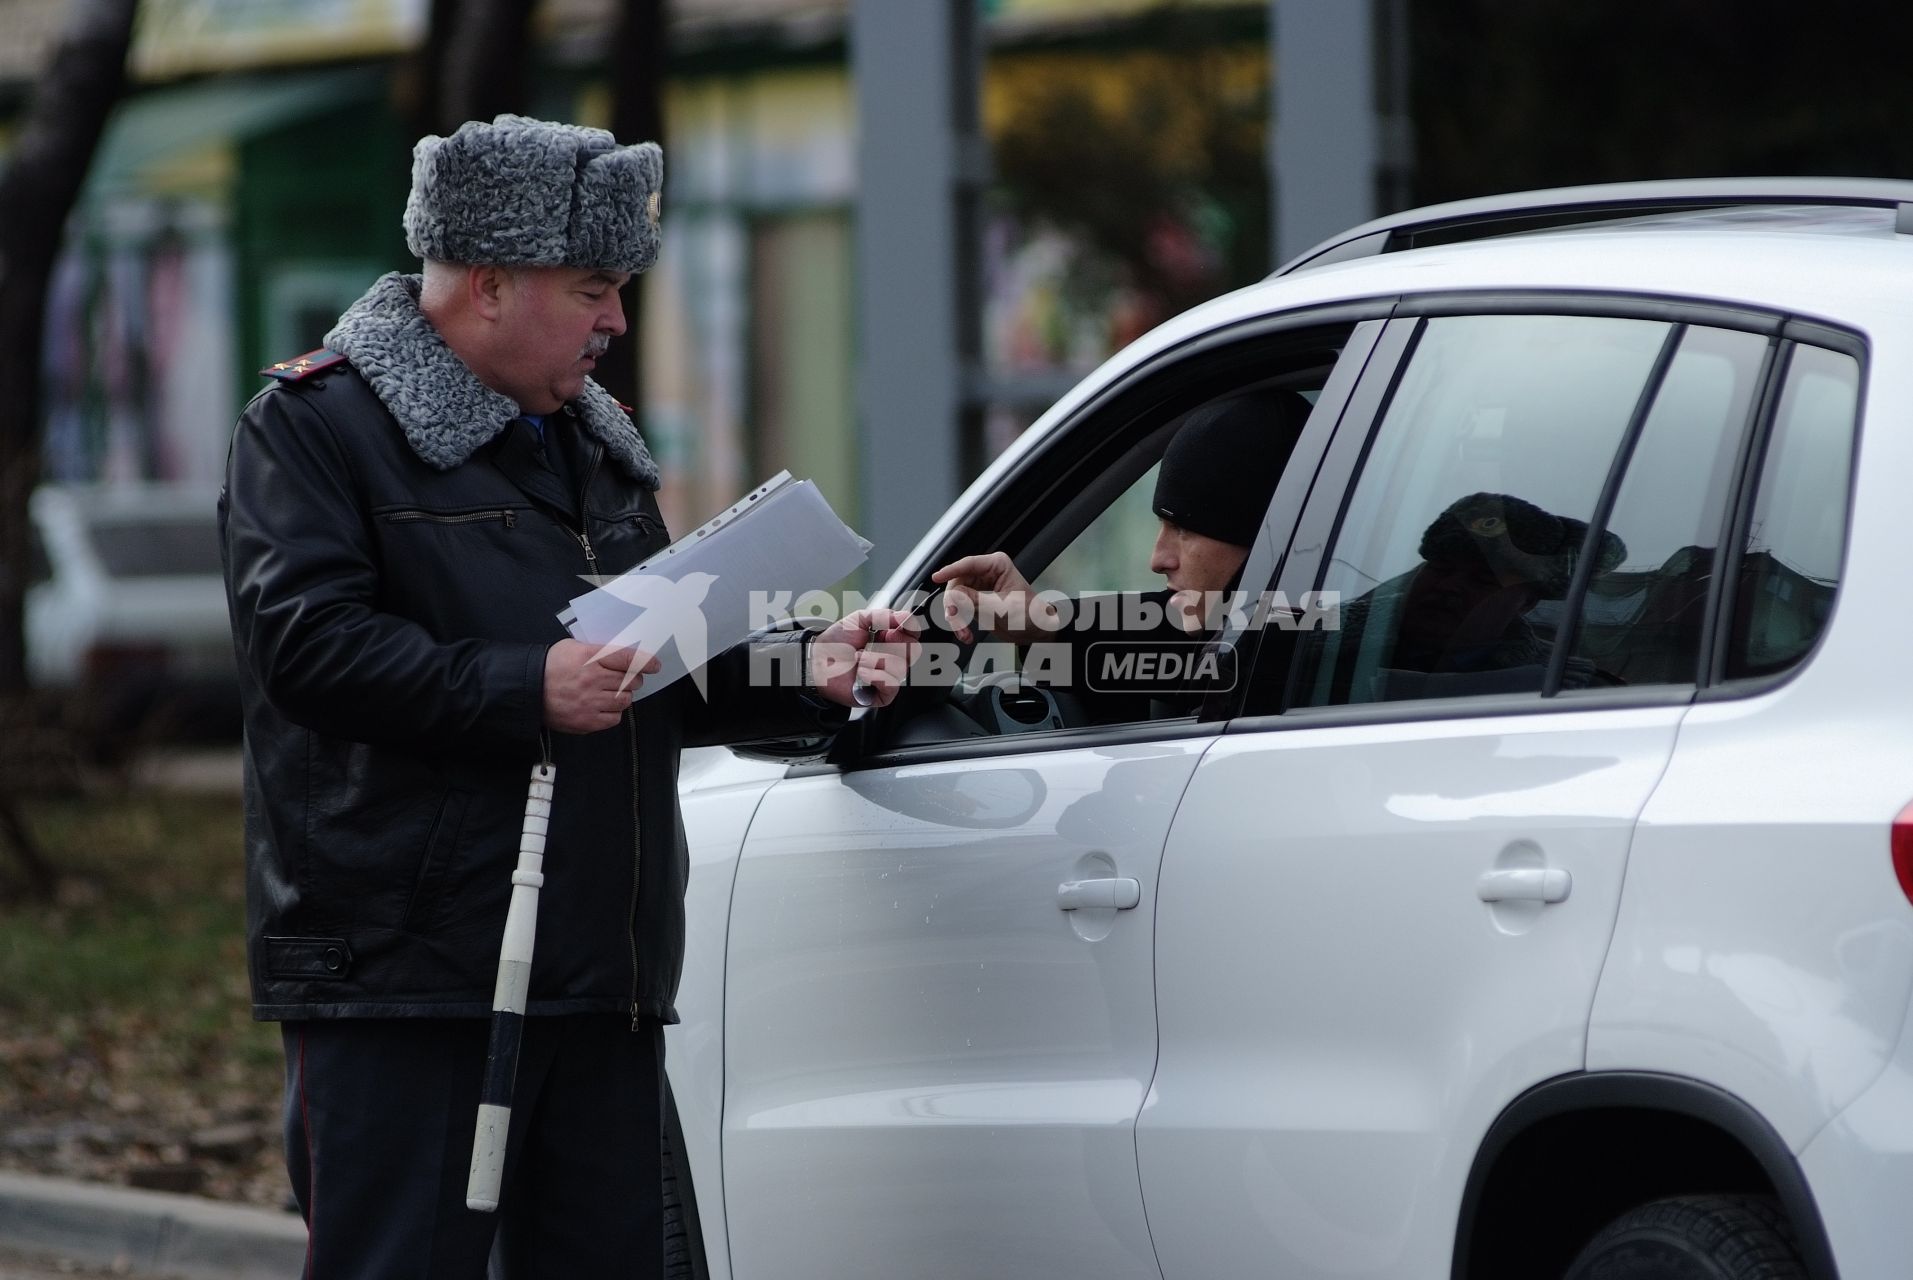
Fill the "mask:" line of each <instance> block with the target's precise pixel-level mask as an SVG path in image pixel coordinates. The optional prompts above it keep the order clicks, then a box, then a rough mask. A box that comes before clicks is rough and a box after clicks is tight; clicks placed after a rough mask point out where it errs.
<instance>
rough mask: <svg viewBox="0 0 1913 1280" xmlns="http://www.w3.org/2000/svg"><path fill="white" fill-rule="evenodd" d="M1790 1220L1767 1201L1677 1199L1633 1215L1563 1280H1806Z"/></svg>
mask: <svg viewBox="0 0 1913 1280" xmlns="http://www.w3.org/2000/svg"><path fill="white" fill-rule="evenodd" d="M1806 1278H1807V1269H1806V1266H1805V1264H1803V1263H1802V1262H1801V1260H1800V1254H1799V1252H1798V1251H1797V1250H1796V1249H1795V1248H1794V1244H1793V1233H1792V1232H1791V1231H1790V1230H1789V1228H1788V1224H1787V1216H1786V1214H1784V1213H1782V1212H1781V1211H1780V1206H1779V1205H1777V1204H1775V1203H1774V1202H1773V1201H1772V1200H1770V1199H1767V1198H1765V1197H1761V1196H1678V1197H1674V1198H1671V1199H1667V1200H1655V1201H1652V1202H1651V1203H1648V1204H1644V1205H1641V1206H1640V1207H1638V1208H1635V1209H1630V1210H1628V1211H1627V1212H1626V1213H1624V1214H1622V1215H1621V1216H1620V1217H1618V1218H1616V1219H1615V1220H1614V1221H1612V1222H1610V1223H1609V1224H1608V1225H1607V1226H1605V1227H1603V1228H1602V1229H1601V1230H1600V1232H1599V1233H1597V1234H1596V1235H1595V1237H1594V1238H1593V1239H1592V1240H1590V1241H1588V1243H1587V1247H1585V1248H1584V1249H1582V1250H1581V1252H1580V1254H1579V1255H1578V1256H1576V1258H1575V1259H1574V1263H1573V1265H1571V1266H1570V1267H1569V1268H1568V1270H1567V1274H1566V1275H1565V1276H1564V1277H1563V1280H1806Z"/></svg>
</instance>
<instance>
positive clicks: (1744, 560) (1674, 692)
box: [670, 180, 1913, 1280]
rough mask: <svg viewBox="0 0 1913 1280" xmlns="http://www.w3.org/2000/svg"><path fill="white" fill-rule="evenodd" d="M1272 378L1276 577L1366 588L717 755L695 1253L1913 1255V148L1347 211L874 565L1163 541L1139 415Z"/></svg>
mask: <svg viewBox="0 0 1913 1280" xmlns="http://www.w3.org/2000/svg"><path fill="white" fill-rule="evenodd" d="M1250 389H1278V390H1286V391H1289V392H1293V393H1296V394H1299V395H1301V396H1303V397H1305V398H1306V399H1307V400H1309V401H1310V403H1311V404H1312V406H1313V408H1312V410H1311V411H1310V412H1309V413H1308V416H1307V422H1306V426H1305V427H1303V429H1302V431H1301V434H1300V438H1299V441H1298V442H1297V443H1296V444H1295V446H1294V448H1293V450H1292V452H1291V453H1290V454H1289V455H1288V458H1287V461H1286V463H1285V465H1284V466H1283V469H1282V471H1281V475H1280V480H1279V483H1278V484H1277V485H1276V488H1275V494H1274V498H1273V500H1272V502H1271V503H1270V505H1269V508H1268V511H1267V514H1266V517H1265V519H1264V522H1263V526H1262V531H1261V535H1260V537H1259V538H1258V540H1257V542H1256V544H1255V545H1254V547H1253V548H1252V550H1251V552H1250V555H1249V559H1248V562H1247V565H1246V568H1245V570H1244V573H1243V576H1242V579H1241V582H1242V585H1243V586H1244V587H1246V588H1248V589H1249V590H1250V591H1251V592H1252V593H1259V592H1262V591H1265V590H1266V591H1269V592H1275V591H1280V592H1281V593H1282V594H1283V597H1284V598H1285V599H1286V600H1287V601H1288V602H1290V603H1291V604H1294V603H1295V602H1299V601H1302V600H1303V599H1304V598H1305V597H1307V596H1308V593H1312V592H1313V593H1323V592H1333V593H1336V594H1337V595H1339V599H1340V608H1339V619H1338V621H1339V625H1336V626H1328V625H1311V626H1303V627H1296V626H1292V625H1290V624H1291V623H1292V622H1293V620H1294V617H1293V615H1292V614H1291V613H1284V612H1280V611H1278V612H1275V613H1272V614H1267V615H1266V616H1264V617H1263V618H1261V619H1260V620H1261V621H1262V622H1263V625H1260V626H1256V625H1254V624H1255V623H1256V622H1257V621H1258V619H1257V618H1256V617H1255V616H1249V617H1247V618H1246V620H1245V618H1244V617H1243V616H1240V615H1239V616H1237V617H1236V618H1234V619H1232V620H1231V621H1230V622H1229V623H1228V625H1227V626H1226V628H1225V631H1224V633H1223V634H1222V635H1221V636H1220V637H1215V638H1212V639H1211V641H1210V643H1211V644H1212V645H1213V646H1214V647H1215V649H1216V650H1217V651H1220V652H1226V653H1228V654H1230V655H1231V660H1230V662H1229V663H1228V664H1227V671H1226V674H1224V676H1223V677H1222V678H1220V679H1218V680H1213V681H1210V682H1209V683H1208V684H1207V685H1206V686H1205V687H1203V688H1201V689H1199V690H1197V691H1196V694H1195V695H1194V696H1185V697H1183V698H1181V699H1179V700H1178V699H1157V700H1155V701H1153V702H1152V701H1149V700H1147V699H1144V700H1140V701H1138V700H1134V699H1132V700H1131V701H1130V702H1127V703H1120V704H1113V703H1112V704H1107V705H1104V704H1099V700H1098V697H1097V690H1096V689H1095V688H1094V687H1084V686H1083V685H1081V684H1080V682H1079V685H1078V686H1077V687H1074V688H1067V687H1063V682H1060V681H1059V682H1057V687H1054V688H1045V687H1043V686H1042V684H1041V682H1038V684H1036V685H1034V686H1031V685H1025V686H1023V688H1022V689H1021V690H1020V691H1019V690H1017V689H1015V688H1014V687H1011V688H1010V691H1009V693H1008V694H1006V693H1005V688H1006V686H1005V685H1004V683H1003V682H1002V681H1000V680H995V679H990V678H987V675H986V676H985V677H983V678H978V676H977V673H976V672H974V671H972V672H971V675H970V676H969V677H966V678H965V679H964V680H963V681H961V682H959V683H958V684H957V685H955V686H954V687H951V686H949V685H948V684H947V682H945V683H944V684H943V685H941V686H939V685H938V684H937V682H934V681H926V682H924V687H921V688H916V687H913V688H911V689H909V690H907V691H906V694H905V696H904V697H903V698H902V699H900V700H899V701H898V703H897V704H896V705H895V706H893V707H891V708H888V709H886V710H884V711H882V712H877V713H872V714H867V715H865V716H863V717H862V718H861V719H860V720H859V721H858V722H857V723H855V724H854V725H853V726H852V728H851V729H850V730H848V731H846V732H845V733H844V734H842V735H840V737H839V739H838V740H837V741H836V742H835V743H834V744H831V745H830V748H829V751H828V754H826V755H822V756H819V757H816V758H811V759H803V758H802V757H803V756H804V754H805V752H806V750H809V751H811V752H813V753H814V752H815V751H816V747H815V746H814V745H813V746H811V747H809V748H806V747H805V746H804V745H803V744H788V745H787V746H786V747H785V748H784V749H783V755H784V758H783V759H776V758H770V757H769V756H766V755H765V754H761V753H760V754H758V755H755V756H747V755H744V754H739V753H732V752H713V753H700V754H698V755H694V756H691V757H687V760H686V763H685V768H684V777H683V789H684V807H685V820H686V823H687V826H688V834H689V838H690V847H691V851H692V859H693V864H694V865H693V873H692V877H691V888H690V901H689V910H690V913H691V932H690V938H691V943H690V954H689V957H688V965H687V973H686V977H685V983H684V988H683V992H682V996H681V1000H680V1007H681V1010H682V1013H683V1015H684V1019H685V1021H684V1024H683V1025H682V1026H681V1027H677V1028H675V1029H673V1031H672V1033H671V1034H672V1039H671V1059H670V1067H671V1077H672V1080H673V1082H674V1085H675V1093H676V1099H677V1104H678V1107H679V1109H680V1112H681V1116H682V1141H683V1146H684V1150H685V1154H686V1155H687V1156H688V1159H689V1164H690V1167H691V1170H692V1171H693V1174H694V1178H693V1185H694V1190H695V1209H696V1214H695V1215H694V1221H696V1220H701V1223H702V1232H701V1235H702V1244H703V1249H704V1251H705V1254H706V1258H707V1261H708V1265H709V1269H710V1274H711V1275H713V1276H718V1277H735V1280H796V1278H798V1277H820V1278H821V1277H828V1278H830V1280H842V1278H844V1277H858V1278H863V1277H870V1278H873V1280H875V1278H882V1280H897V1278H901V1277H911V1278H916V1277H951V1278H953V1280H954V1278H958V1277H962V1278H965V1280H1010V1278H1011V1277H1030V1278H1032V1280H1034V1278H1037V1277H1041V1278H1042V1280H1052V1278H1054V1277H1065V1276H1067V1277H1078V1276H1080V1277H1095V1278H1096V1280H1220V1278H1222V1277H1237V1276H1279V1277H1283V1278H1284V1280H1304V1278H1305V1277H1320V1278H1323V1280H1327V1278H1329V1277H1334V1278H1335V1280H1350V1278H1353V1277H1377V1278H1379V1277H1395V1278H1398V1280H1425V1278H1426V1277H1430V1276H1439V1275H1443V1274H1448V1275H1452V1276H1454V1277H1466V1278H1469V1280H1474V1278H1479V1277H1521V1278H1523V1280H1527V1278H1535V1280H1551V1278H1553V1277H1561V1276H1571V1277H1576V1278H1577V1280H1582V1278H1590V1277H1602V1278H1612V1277H1623V1276H1625V1277H1635V1278H1643V1277H1664V1278H1669V1280H1674V1278H1687V1277H1709V1278H1713V1280H1755V1278H1757V1277H1758V1278H1760V1280H1783V1278H1785V1277H1796V1276H1812V1277H1816V1278H1819V1280H1831V1277H1834V1276H1836V1275H1838V1276H1843V1277H1846V1278H1847V1280H1889V1278H1892V1277H1904V1276H1907V1275H1909V1274H1913V1211H1909V1208H1910V1207H1913V1040H1909V1039H1908V1038H1907V1035H1906V1033H1905V1023H1906V1021H1907V1011H1908V1007H1909V1001H1910V999H1913V903H1910V902H1909V898H1913V809H1909V808H1908V803H1909V801H1913V676H1909V675H1905V674H1902V675H1896V674H1894V673H1895V672H1898V671H1901V670H1902V665H1901V664H1902V663H1904V662H1906V661H1907V653H1908V633H1909V631H1910V630H1913V604H1910V603H1909V601H1910V599H1913V597H1910V596H1909V581H1910V579H1909V577H1908V576H1907V574H1908V568H1907V566H1908V563H1909V549H1913V534H1909V519H1908V516H1907V509H1908V507H1909V494H1913V430H1910V429H1909V424H1910V423H1913V184H1902V183H1886V182H1853V181H1843V180H1743V181H1707V182H1692V183H1656V184H1640V185H1630V186H1620V187H1608V188H1588V189H1578V190H1573V191H1566V192H1543V193H1538V194H1531V195H1526V196H1517V197H1508V198H1500V199H1494V200H1484V201H1470V202H1465V203H1463V204H1459V205H1451V206H1443V207H1439V208H1433V209H1425V210H1419V211H1416V212H1413V213H1408V214H1403V215H1400V216H1397V217H1393V218H1388V219H1384V220H1382V221H1381V222H1378V223H1374V224H1370V225H1369V226H1366V227H1362V228H1358V229H1356V230H1355V231H1352V232H1350V233H1348V234H1347V235H1346V236H1343V237H1339V238H1337V240H1335V241H1332V242H1330V243H1329V244H1327V245H1324V246H1322V247H1321V248H1320V249H1318V250H1316V251H1315V252H1313V253H1311V254H1310V255H1307V256H1306V257H1305V258H1304V259H1302V260H1299V261H1298V262H1296V263H1293V264H1291V265H1290V266H1289V267H1286V268H1284V269H1283V270H1282V271H1281V272H1278V273H1277V274H1276V275H1275V276H1274V277H1272V278H1271V279H1269V280H1267V281H1265V282H1264V283H1262V284H1259V285H1256V286H1254V287H1252V288H1248V289H1245V290H1242V291H1241V292H1238V293H1235V294H1232V295H1230V296H1228V297H1225V298H1221V299H1219V300H1217V301H1215V302H1213V303H1210V304H1208V305H1206V306H1204V307H1201V308H1199V309H1197V310H1195V311H1193V312H1191V313H1189V314H1187V315H1184V316H1182V317H1180V318H1178V319H1176V320H1174V321H1171V322H1170V323H1168V324H1166V325H1164V326H1163V327H1162V328H1160V329H1158V330H1156V331H1155V332H1154V333H1151V334H1149V335H1148V336H1147V337H1145V338H1143V339H1142V340H1140V341H1139V342H1137V343H1136V344H1134V345H1133V346H1132V347H1130V348H1129V349H1128V350H1126V351H1124V352H1122V353H1121V354H1120V355H1118V356H1116V357H1115V358H1114V359H1112V360H1110V361H1109V362H1108V363H1107V364H1106V365H1105V366H1104V367H1103V368H1102V369H1100V370H1098V371H1097V372H1096V373H1095V374H1094V375H1093V376H1091V377H1090V378H1089V379H1088V380H1087V381H1085V382H1084V383H1083V384H1082V385H1081V386H1080V387H1078V388H1077V389H1075V390H1074V391H1072V392H1071V393H1070V394H1069V395H1068V396H1066V397H1065V398H1064V399H1063V401H1062V402H1061V403H1059V404H1058V405H1056V406H1055V408H1054V409H1053V410H1052V411H1051V412H1050V413H1048V414H1047V415H1046V416H1045V417H1044V418H1043V420H1042V421H1041V422H1040V423H1038V424H1037V426H1035V427H1034V428H1032V429H1031V430H1030V431H1029V432H1028V433H1027V434H1026V435H1024V436H1023V437H1022V438H1021V439H1019V440H1018V441H1017V442H1016V444H1015V445H1014V446H1013V447H1012V448H1011V449H1010V450H1009V451H1008V452H1007V453H1006V454H1005V455H1004V456H1003V457H1002V458H1000V459H998V460H997V462H996V463H995V464H994V465H993V466H991V467H990V468H989V470H988V472H987V473H986V474H985V475H984V476H983V477H982V478H981V479H980V480H978V481H977V483H976V484H975V485H973V486H972V487H971V488H970V489H969V491H968V492H967V493H966V494H965V495H964V496H963V498H962V500H961V501H960V502H959V503H958V504H957V505H956V506H955V507H953V508H952V509H951V510H950V512H949V513H947V514H946V515H945V516H944V517H943V518H942V519H941V520H940V521H939V522H938V523H937V525H936V527H935V528H934V529H933V530H932V531H931V532H930V534H929V535H928V536H927V537H926V538H925V539H924V540H923V542H922V543H921V544H920V545H919V546H918V547H917V549H916V550H915V551H914V552H912V553H911V554H910V555H909V556H908V557H907V558H906V560H905V562H904V565H903V567H902V568H901V569H900V570H899V572H898V573H897V574H896V575H895V577H894V578H893V579H892V580H891V581H890V583H889V584H888V585H887V586H886V588H885V589H884V591H883V592H882V593H880V597H879V598H887V599H891V600H896V599H900V598H902V597H903V596H904V594H905V593H907V592H909V591H910V590H912V589H914V588H918V587H922V586H924V585H925V584H926V583H927V581H928V578H929V574H930V572H931V571H932V570H933V569H935V568H936V567H937V566H939V565H942V564H946V563H948V562H949V561H951V560H953V559H955V558H956V557H958V556H959V555H964V554H969V553H973V552H981V551H988V550H994V549H998V548H1001V549H1005V550H1008V551H1010V552H1011V553H1012V554H1013V555H1014V556H1015V558H1016V561H1017V563H1018V564H1019V565H1021V566H1022V567H1023V568H1024V570H1025V571H1027V572H1029V573H1030V574H1031V576H1032V577H1033V578H1034V580H1035V582H1036V584H1037V585H1038V586H1039V587H1051V588H1056V589H1058V590H1060V591H1062V592H1065V593H1067V594H1070V595H1077V596H1080V595H1081V594H1082V593H1085V592H1136V593H1140V592H1145V591H1147V590H1149V589H1150V588H1151V587H1153V586H1155V585H1157V584H1156V583H1155V581H1154V579H1153V577H1152V575H1151V574H1150V573H1149V570H1148V564H1149V545H1150V541H1151V539H1152V538H1153V536H1154V532H1155V526H1154V520H1153V517H1152V516H1151V514H1150V511H1149V504H1148V499H1149V493H1150V488H1151V484H1152V475H1153V472H1152V468H1153V466H1154V464H1155V462H1156V460H1157V458H1158V457H1159V456H1160V454H1161V452H1162V450H1163V447H1164V443H1165V441H1166V440H1167V439H1168V437H1169V436H1170V435H1171V434H1172V433H1173V431H1174V430H1175V428H1176V426H1177V424H1178V423H1179V422H1180V420H1181V419H1182V417H1183V415H1185V414H1187V413H1188V412H1189V411H1191V410H1192V409H1194V408H1196V407H1197V406H1200V405H1202V404H1204V403H1207V402H1211V401H1214V400H1215V399H1217V398H1218V397H1223V396H1233V395H1236V394H1238V393H1241V392H1243V391H1246V390H1250ZM1490 544H1493V545H1494V546H1499V547H1501V548H1503V550H1504V551H1506V550H1507V549H1508V548H1513V551H1512V552H1507V554H1506V555H1505V556H1504V558H1503V559H1501V560H1496V559H1495V558H1494V555H1492V554H1489V553H1487V552H1484V551H1483V550H1482V549H1483V548H1484V547H1488V546H1490ZM1516 552H1518V553H1519V554H1515V553H1516ZM1517 562H1518V563H1517ZM1511 566H1512V567H1511ZM1321 602H1322V598H1321V597H1319V596H1318V597H1317V598H1316V601H1315V603H1317V604H1320V603H1321ZM1317 620H1318V621H1319V618H1318V619H1317ZM1078 674H1079V675H1081V674H1083V673H1082V672H1080V671H1079V673H1078ZM1091 675H1092V678H1091V680H1090V685H1091V686H1093V683H1094V681H1093V673H1091ZM1111 706H1117V707H1128V708H1129V710H1128V711H1122V710H1120V709H1118V710H1116V711H1114V712H1112V711H1111V710H1110V709H1109V708H1110V707H1111ZM1137 708H1141V710H1138V709H1137ZM771 755H773V756H774V755H775V753H774V752H773V753H771ZM1903 810H1906V812H1907V816H1906V817H1904V818H1902V817H1901V815H1902V811H1903Z"/></svg>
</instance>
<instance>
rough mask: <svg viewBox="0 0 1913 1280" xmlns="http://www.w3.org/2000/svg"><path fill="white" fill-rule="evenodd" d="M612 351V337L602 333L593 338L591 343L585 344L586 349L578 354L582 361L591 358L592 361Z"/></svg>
mask: <svg viewBox="0 0 1913 1280" xmlns="http://www.w3.org/2000/svg"><path fill="white" fill-rule="evenodd" d="M610 349H611V339H610V337H609V336H608V335H606V334H602V333H600V334H596V335H594V336H593V337H592V339H591V341H589V342H587V343H585V345H584V349H583V350H582V351H580V352H579V353H578V358H579V359H581V360H582V359H584V358H585V357H587V356H589V357H590V358H591V359H593V360H596V359H597V358H598V357H599V356H602V355H603V354H604V353H605V352H607V351H609V350H610Z"/></svg>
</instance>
